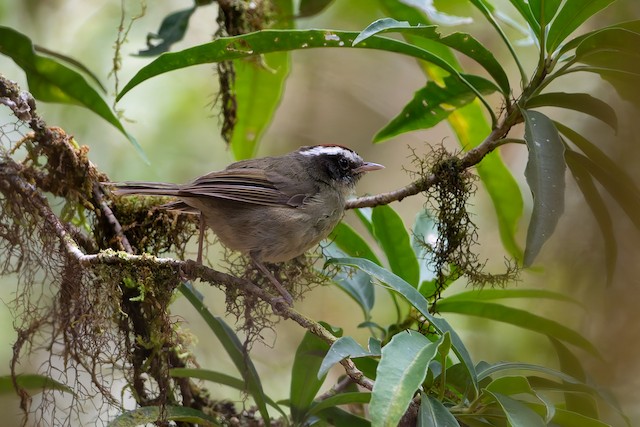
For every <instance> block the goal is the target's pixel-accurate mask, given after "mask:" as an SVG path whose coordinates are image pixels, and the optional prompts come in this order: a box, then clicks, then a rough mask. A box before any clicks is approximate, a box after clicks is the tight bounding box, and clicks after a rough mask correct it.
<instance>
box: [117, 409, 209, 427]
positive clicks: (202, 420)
mask: <svg viewBox="0 0 640 427" xmlns="http://www.w3.org/2000/svg"><path fill="white" fill-rule="evenodd" d="M161 417H162V419H166V420H167V421H181V422H185V423H197V424H202V425H203V426H219V425H220V424H218V422H217V420H216V419H215V418H213V417H211V416H209V415H207V414H205V413H204V412H202V411H199V410H197V409H193V408H187V407H184V406H165V407H163V408H162V412H160V407H158V406H145V407H143V408H138V409H134V410H133V411H127V412H125V413H123V414H122V415H119V416H118V417H117V418H116V419H114V420H113V421H111V422H110V423H109V424H107V427H136V426H143V425H148V424H153V423H155V422H156V421H158V420H160V419H161Z"/></svg>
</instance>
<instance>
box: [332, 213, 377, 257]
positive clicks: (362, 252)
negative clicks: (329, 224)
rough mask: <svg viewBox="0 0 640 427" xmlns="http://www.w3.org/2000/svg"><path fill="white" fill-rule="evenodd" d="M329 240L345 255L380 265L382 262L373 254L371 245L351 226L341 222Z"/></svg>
mask: <svg viewBox="0 0 640 427" xmlns="http://www.w3.org/2000/svg"><path fill="white" fill-rule="evenodd" d="M329 240H330V241H331V242H333V243H335V244H336V246H338V248H340V249H341V250H342V251H343V252H344V253H345V254H347V255H348V256H351V257H356V258H366V259H368V260H370V261H373V262H375V263H376V264H378V265H380V260H379V259H378V257H377V256H376V255H375V254H374V253H373V250H371V247H370V246H369V244H368V243H367V242H366V241H365V240H364V239H363V238H362V236H360V234H358V233H357V232H356V231H355V230H354V229H353V228H351V226H349V224H347V223H345V222H344V221H342V222H340V223H339V224H338V225H337V226H336V228H334V229H333V231H332V232H331V234H330V235H329Z"/></svg>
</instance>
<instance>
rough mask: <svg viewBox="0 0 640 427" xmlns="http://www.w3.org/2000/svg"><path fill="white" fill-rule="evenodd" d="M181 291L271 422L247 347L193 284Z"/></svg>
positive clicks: (267, 419)
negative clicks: (211, 310) (215, 338)
mask: <svg viewBox="0 0 640 427" xmlns="http://www.w3.org/2000/svg"><path fill="white" fill-rule="evenodd" d="M179 289H180V292H181V293H182V295H184V296H185V297H186V298H187V300H188V301H189V302H190V303H191V305H193V308H195V310H196V312H198V313H200V316H202V318H203V319H204V321H205V322H206V323H207V326H209V329H210V330H211V332H213V333H214V335H215V336H216V337H217V338H218V340H219V341H220V344H222V347H224V349H225V351H226V352H227V354H228V355H229V357H230V358H231V361H232V362H233V363H234V365H235V366H236V368H237V369H238V372H239V373H240V375H242V378H243V379H244V382H245V385H246V390H247V392H248V393H249V394H251V396H252V397H253V399H254V400H255V402H256V406H257V407H258V410H259V411H260V415H262V418H263V419H264V420H265V423H268V422H269V412H268V410H267V405H266V399H265V394H264V391H263V389H262V383H261V382H260V376H259V375H258V371H257V370H256V368H255V366H254V364H253V362H252V361H251V358H250V357H249V355H247V354H246V353H245V348H244V346H243V345H242V343H241V342H240V339H239V338H238V336H237V335H236V334H235V332H234V331H233V329H231V328H230V327H229V325H227V323H226V322H225V321H224V320H223V319H222V318H220V317H217V316H214V315H213V314H211V312H210V311H209V309H208V308H207V306H206V305H205V304H204V302H203V301H202V299H201V298H200V297H198V295H197V294H196V293H195V292H194V289H193V288H192V286H191V285H190V284H189V285H185V284H183V285H181V286H180V288H179Z"/></svg>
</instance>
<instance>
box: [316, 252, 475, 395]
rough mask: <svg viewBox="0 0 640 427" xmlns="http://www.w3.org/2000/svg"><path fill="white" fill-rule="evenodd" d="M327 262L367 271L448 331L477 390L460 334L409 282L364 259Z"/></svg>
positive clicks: (437, 326) (452, 346) (443, 331)
mask: <svg viewBox="0 0 640 427" xmlns="http://www.w3.org/2000/svg"><path fill="white" fill-rule="evenodd" d="M327 263H330V264H338V265H350V266H353V267H357V268H359V269H360V270H362V271H364V272H365V273H368V274H369V275H370V276H372V277H375V278H377V279H378V280H379V281H380V282H382V283H384V284H386V285H389V286H390V287H391V288H392V289H393V290H395V291H396V292H398V293H399V294H400V295H402V296H403V297H404V298H405V299H406V300H407V301H408V302H409V303H410V304H411V305H413V306H414V307H415V308H416V310H418V311H419V312H420V314H422V315H423V316H424V317H425V319H426V320H427V321H428V322H429V323H430V324H431V326H433V328H434V329H435V330H436V332H438V333H439V334H440V335H444V334H445V333H446V332H449V334H450V335H451V348H452V350H453V352H454V353H455V354H456V356H457V357H458V360H460V362H461V363H462V365H463V366H464V368H465V370H466V372H467V375H468V376H469V381H471V385H472V387H473V390H474V392H477V391H478V382H477V378H476V372H475V366H474V365H473V362H472V360H471V356H470V355H469V351H468V350H467V348H466V347H465V345H464V343H463V342H462V340H461V339H460V336H459V335H458V334H457V333H456V331H455V330H454V329H453V328H452V327H451V325H450V324H449V323H448V322H447V321H446V320H445V319H443V318H440V317H435V316H433V315H432V314H431V313H430V312H429V303H428V302H427V300H426V299H425V297H423V296H422V295H421V294H420V293H419V292H418V291H417V290H416V289H414V288H413V287H412V286H411V285H410V284H408V283H407V282H405V281H404V280H403V279H402V278H400V277H399V276H396V275H395V274H393V273H391V272H390V271H388V270H385V269H384V268H382V267H380V266H379V265H377V264H374V263H372V262H371V261H369V260H366V259H362V258H335V259H330V260H328V261H327Z"/></svg>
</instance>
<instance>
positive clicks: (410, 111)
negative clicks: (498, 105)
mask: <svg viewBox="0 0 640 427" xmlns="http://www.w3.org/2000/svg"><path fill="white" fill-rule="evenodd" d="M464 77H465V79H466V80H467V81H468V82H470V83H471V84H472V85H474V86H475V87H476V88H477V89H478V90H479V91H480V92H481V93H483V94H490V93H492V92H494V91H495V90H497V87H496V86H494V85H493V83H491V82H489V81H487V80H485V79H483V78H479V77H477V76H472V75H465V76H464ZM474 99H476V94H475V93H474V92H473V91H471V90H470V89H469V87H468V86H466V85H464V84H462V83H461V82H460V80H458V79H456V78H453V77H450V76H449V77H445V78H444V86H440V85H438V84H437V83H435V82H432V81H430V82H427V84H426V86H425V87H423V88H422V89H419V90H418V91H417V92H415V93H414V94H413V99H412V100H411V101H409V103H408V104H407V105H405V106H404V108H403V109H402V112H400V114H398V115H397V116H396V117H395V118H393V119H392V120H391V122H389V123H388V124H387V125H386V126H385V127H384V128H383V129H382V130H380V131H379V132H378V133H377V134H376V135H375V136H374V137H373V141H374V142H381V141H384V140H386V139H390V138H393V137H394V136H396V135H399V134H402V133H405V132H409V131H412V130H418V129H428V128H431V127H433V126H435V125H437V124H438V123H440V122H441V121H442V120H444V119H446V118H447V117H449V115H450V114H451V113H452V112H453V111H455V110H456V109H458V108H460V107H463V106H465V105H467V104H469V103H471V102H472V101H473V100H474Z"/></svg>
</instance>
